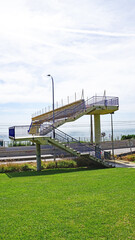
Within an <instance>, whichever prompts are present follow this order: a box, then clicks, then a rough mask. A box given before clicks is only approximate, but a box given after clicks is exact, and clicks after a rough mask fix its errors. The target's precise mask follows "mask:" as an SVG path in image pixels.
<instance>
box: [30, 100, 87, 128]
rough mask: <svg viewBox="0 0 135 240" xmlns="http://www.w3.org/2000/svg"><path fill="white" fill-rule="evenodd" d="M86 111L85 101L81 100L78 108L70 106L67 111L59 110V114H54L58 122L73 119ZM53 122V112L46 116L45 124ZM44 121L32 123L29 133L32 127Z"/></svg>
mask: <svg viewBox="0 0 135 240" xmlns="http://www.w3.org/2000/svg"><path fill="white" fill-rule="evenodd" d="M84 110H85V101H84V100H81V103H79V104H78V105H76V106H70V107H69V108H67V109H64V110H63V109H62V110H59V111H58V112H54V119H55V121H57V120H60V119H65V118H68V117H72V116H74V115H75V114H77V113H78V114H79V113H81V112H83V111H84ZM52 120H53V112H51V113H50V115H49V116H46V117H45V118H44V122H50V121H52ZM42 121H43V120H37V121H35V122H32V123H31V125H30V127H29V130H28V132H30V129H31V127H32V125H38V126H39V124H40V123H41V122H42Z"/></svg>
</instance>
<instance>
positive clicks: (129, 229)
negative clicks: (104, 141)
mask: <svg viewBox="0 0 135 240" xmlns="http://www.w3.org/2000/svg"><path fill="white" fill-rule="evenodd" d="M10 239H12V240H16V239H19V240H23V239H28V240H30V239H32V240H38V239H40V240H42V239H47V240H49V239H51V240H53V239H58V240H59V239H61V240H64V239H65V240H68V239H70V240H74V239H80V240H87V239H97V240H98V239H108V240H110V239H115V240H117V239H125V240H127V239H135V170H134V169H128V168H123V169H122V168H119V169H118V168H117V169H114V168H113V169H102V170H84V169H82V170H78V169H73V170H72V169H66V170H64V169H63V170H45V171H44V172H41V173H36V172H21V173H10V174H0V240H10Z"/></svg>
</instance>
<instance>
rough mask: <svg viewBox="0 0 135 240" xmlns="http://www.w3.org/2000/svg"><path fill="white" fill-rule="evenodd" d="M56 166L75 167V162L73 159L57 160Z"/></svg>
mask: <svg viewBox="0 0 135 240" xmlns="http://www.w3.org/2000/svg"><path fill="white" fill-rule="evenodd" d="M57 167H58V168H75V167H77V163H76V162H75V161H74V160H62V161H58V162H57Z"/></svg>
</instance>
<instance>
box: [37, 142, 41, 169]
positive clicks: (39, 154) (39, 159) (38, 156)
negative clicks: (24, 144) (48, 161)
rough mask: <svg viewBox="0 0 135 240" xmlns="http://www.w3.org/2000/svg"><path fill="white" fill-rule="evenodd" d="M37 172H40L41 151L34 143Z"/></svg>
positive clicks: (38, 145)
mask: <svg viewBox="0 0 135 240" xmlns="http://www.w3.org/2000/svg"><path fill="white" fill-rule="evenodd" d="M36 156H37V171H41V150H40V144H39V143H36Z"/></svg>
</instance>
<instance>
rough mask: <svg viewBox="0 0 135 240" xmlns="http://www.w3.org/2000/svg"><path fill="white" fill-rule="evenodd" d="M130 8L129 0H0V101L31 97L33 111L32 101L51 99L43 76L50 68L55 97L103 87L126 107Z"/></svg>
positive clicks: (130, 96)
mask: <svg viewBox="0 0 135 240" xmlns="http://www.w3.org/2000/svg"><path fill="white" fill-rule="evenodd" d="M71 6H72V7H71ZM127 10H128V11H127ZM134 13H135V4H134V2H133V1H132V0H129V1H128V5H127V1H121V0H117V1H116V0H114V1H113V2H112V1H107V0H100V1H99V0H96V1H89V0H84V1H82V0H74V1H71V0H65V1H60V0H50V1H47V0H46V1H45V0H35V1H32V0H31V1H30V0H29V1H23V0H13V1H9V0H5V1H2V2H1V3H0V39H1V40H0V89H1V94H0V103H1V104H4V103H24V104H25V103H28V104H29V103H33V112H34V111H35V109H34V104H35V103H36V102H38V103H41V105H43V104H44V105H45V104H47V105H48V102H50V104H51V99H52V97H51V81H50V80H49V79H47V78H45V77H44V78H43V77H42V75H43V74H44V75H47V74H48V73H50V74H52V76H53V77H54V81H55V99H56V101H61V99H62V98H63V99H67V96H74V93H75V92H81V90H82V89H84V92H85V96H86V97H87V96H88V97H91V96H93V95H94V94H95V93H97V94H98V95H102V94H103V91H104V90H105V89H106V91H107V94H108V95H116V96H118V97H120V99H121V101H120V104H121V112H122V113H123V112H124V106H127V105H126V104H127V102H129V103H130V108H129V112H130V113H131V109H132V107H134V100H135V99H134V87H135V84H134V75H135V71H134V62H135V57H134V56H135V42H134V37H135V27H134V20H135V17H134V16H135V15H134ZM31 111H32V109H31Z"/></svg>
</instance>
